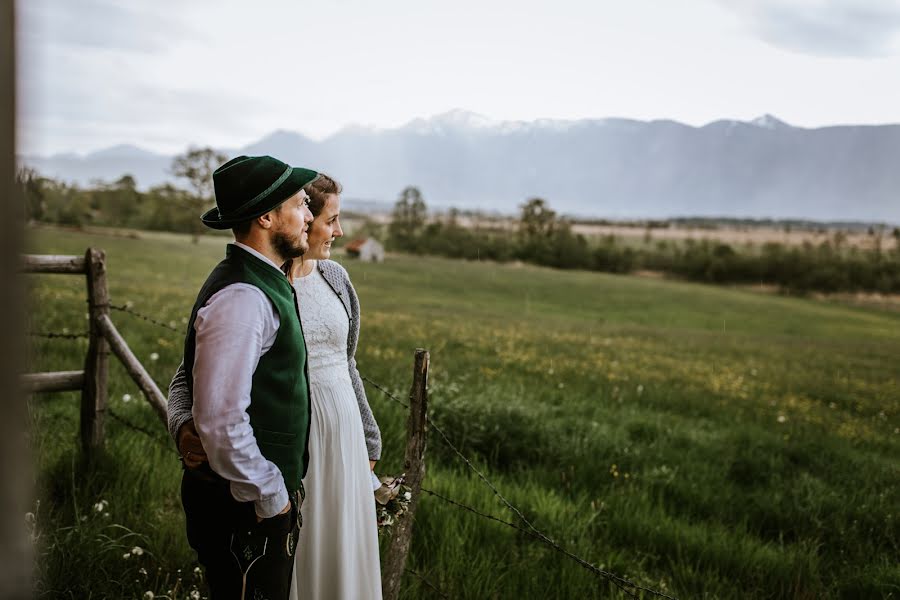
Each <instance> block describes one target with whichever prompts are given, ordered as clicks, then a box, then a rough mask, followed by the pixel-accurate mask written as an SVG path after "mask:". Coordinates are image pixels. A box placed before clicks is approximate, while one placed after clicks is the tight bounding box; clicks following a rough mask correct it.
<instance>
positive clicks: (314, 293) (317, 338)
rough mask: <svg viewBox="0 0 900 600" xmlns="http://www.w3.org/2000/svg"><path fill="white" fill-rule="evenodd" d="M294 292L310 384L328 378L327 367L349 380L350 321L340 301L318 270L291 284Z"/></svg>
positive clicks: (329, 372) (330, 372) (329, 373)
mask: <svg viewBox="0 0 900 600" xmlns="http://www.w3.org/2000/svg"><path fill="white" fill-rule="evenodd" d="M294 289H296V290H297V302H298V303H299V305H300V322H301V323H302V324H303V336H304V338H306V351H307V355H308V356H309V376H310V380H311V382H312V383H315V382H316V381H317V380H320V379H321V377H322V376H324V375H329V376H331V375H332V374H333V373H332V369H331V368H328V369H327V370H326V369H325V368H326V367H337V366H340V367H341V369H343V375H344V376H346V377H349V375H348V374H347V369H348V365H347V335H348V334H349V333H350V319H349V318H348V317H347V311H346V310H344V305H343V303H342V302H341V300H340V298H338V297H337V294H335V293H334V290H332V289H331V286H330V285H328V282H327V281H325V279H324V278H323V277H322V274H321V273H319V270H318V269H313V271H312V273H310V274H309V275H307V276H306V277H298V278H297V279H296V280H294ZM336 370H337V369H335V370H334V371H336Z"/></svg>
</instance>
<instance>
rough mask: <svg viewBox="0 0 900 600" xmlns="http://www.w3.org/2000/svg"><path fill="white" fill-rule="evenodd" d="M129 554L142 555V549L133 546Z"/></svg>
mask: <svg viewBox="0 0 900 600" xmlns="http://www.w3.org/2000/svg"><path fill="white" fill-rule="evenodd" d="M131 553H132V554H134V555H135V556H141V555H142V554H143V553H144V549H143V548H141V547H140V546H135V547H134V548H132V549H131Z"/></svg>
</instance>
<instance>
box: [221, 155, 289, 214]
mask: <svg viewBox="0 0 900 600" xmlns="http://www.w3.org/2000/svg"><path fill="white" fill-rule="evenodd" d="M293 170H294V168H293V167H288V168H287V169H285V170H284V173H282V174H281V177H279V178H278V179H276V180H275V183H273V184H272V185H270V186H269V187H267V188H266V189H264V190H263V191H262V192H260V193H259V194H257V195H256V196H254V197H253V198H251V199H250V200H248V201H247V202H245V203H244V204H242V205H240V206H238V207H237V208H236V209H234V212H233V213H229V214H227V215H226V214H223V213H222V211H221V210H220V211H219V217H220V218H222V219H231V218H234V217H237V216H239V215H240V214H241V213H243V212H244V211H246V210H247V209H248V208H250V207H252V206H253V205H254V204H257V203H258V202H260V201H261V200H262V199H263V198H265V197H266V196H268V195H269V194H271V193H272V192H274V191H275V189H276V188H277V187H278V186H279V185H281V184H282V183H284V181H285V180H286V179H287V178H288V177H290V176H291V171H293Z"/></svg>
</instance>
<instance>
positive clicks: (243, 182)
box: [200, 156, 319, 229]
mask: <svg viewBox="0 0 900 600" xmlns="http://www.w3.org/2000/svg"><path fill="white" fill-rule="evenodd" d="M318 176H319V174H318V173H316V172H315V171H311V170H310V169H304V168H301V167H292V166H290V165H287V164H285V163H283V162H281V161H280V160H278V159H277V158H272V157H271V156H238V157H237V158H232V159H231V160H229V161H228V162H227V163H225V164H224V165H222V166H221V167H219V168H218V169H216V170H215V172H214V173H213V185H214V186H215V188H216V207H215V208H212V209H210V210H208V211H206V212H205V213H203V216H202V217H200V220H201V221H203V224H204V225H206V226H207V227H212V228H213V229H229V228H231V227H234V226H235V225H238V224H240V223H243V222H245V221H250V220H251V219H255V218H256V217H258V216H260V215H264V214H266V213H267V212H269V211H270V210H273V209H275V208H276V207H278V205H279V204H281V203H282V202H284V201H285V200H287V199H288V198H290V197H291V196H293V195H294V194H296V193H297V192H299V191H300V190H301V189H302V188H303V186H304V185H306V184H307V183H310V182H311V181H314V180H315V179H316V178H317V177H318Z"/></svg>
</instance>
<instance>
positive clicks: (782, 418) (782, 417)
mask: <svg viewBox="0 0 900 600" xmlns="http://www.w3.org/2000/svg"><path fill="white" fill-rule="evenodd" d="M777 421H778V422H779V423H784V422H785V421H787V417H786V416H784V415H778V419H777Z"/></svg>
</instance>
